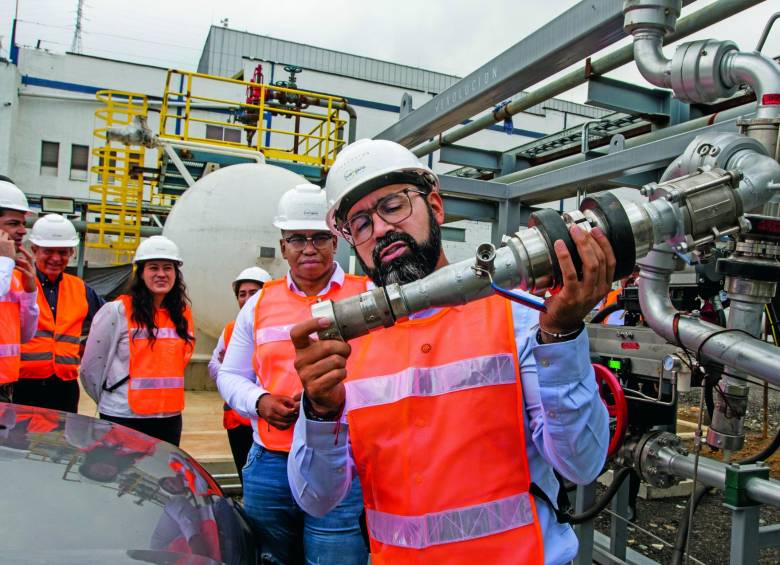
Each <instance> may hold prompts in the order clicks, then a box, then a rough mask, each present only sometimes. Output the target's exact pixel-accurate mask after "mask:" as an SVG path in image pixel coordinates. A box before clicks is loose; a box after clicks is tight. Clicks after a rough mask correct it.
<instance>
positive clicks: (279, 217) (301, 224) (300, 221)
mask: <svg viewBox="0 0 780 565" xmlns="http://www.w3.org/2000/svg"><path fill="white" fill-rule="evenodd" d="M327 211H328V204H327V202H326V200H325V191H324V190H322V189H321V188H320V187H319V186H317V185H316V184H299V185H297V186H296V187H294V188H291V189H290V190H288V191H287V192H285V193H284V194H282V197H281V198H280V199H279V207H278V208H277V213H276V216H275V217H274V227H277V228H279V229H280V230H322V231H328V225H327V224H326V223H325V214H326V213H327Z"/></svg>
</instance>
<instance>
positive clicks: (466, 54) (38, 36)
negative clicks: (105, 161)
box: [0, 0, 780, 102]
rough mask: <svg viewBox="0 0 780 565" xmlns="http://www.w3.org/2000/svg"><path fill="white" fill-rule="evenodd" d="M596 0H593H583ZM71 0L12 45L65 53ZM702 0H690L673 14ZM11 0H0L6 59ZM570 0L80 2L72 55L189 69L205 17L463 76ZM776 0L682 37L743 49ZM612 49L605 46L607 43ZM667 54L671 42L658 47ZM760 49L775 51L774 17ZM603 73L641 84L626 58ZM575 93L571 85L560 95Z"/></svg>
mask: <svg viewBox="0 0 780 565" xmlns="http://www.w3.org/2000/svg"><path fill="white" fill-rule="evenodd" d="M593 1H595V2H598V1H599V0H593ZM77 3H78V2H77V0H18V4H19V20H20V24H19V29H18V31H17V43H19V44H21V45H28V46H34V45H36V43H37V42H38V40H40V41H41V47H42V48H45V49H49V50H51V51H53V52H64V51H66V50H70V45H71V41H72V38H73V29H74V22H75V19H76V5H77ZM710 3H712V0H699V1H697V2H694V3H693V4H692V5H690V6H689V7H688V8H686V9H685V10H684V11H683V15H685V14H687V13H689V12H691V11H695V10H699V9H702V8H704V7H706V6H707V5H708V4H710ZM15 4H16V0H0V25H1V27H0V41H2V50H1V51H0V52H1V53H2V55H3V56H7V53H8V46H9V41H10V35H11V21H12V19H13V14H14V8H15ZM574 4H576V0H544V1H543V2H541V1H537V0H482V1H476V0H384V1H377V0H362V1H359V0H296V1H294V2H293V1H279V0H275V1H268V0H254V1H245V0H218V1H217V0H130V1H128V0H123V1H119V0H87V1H86V2H85V5H84V20H83V24H82V26H83V32H82V45H83V48H82V52H83V53H85V54H91V55H97V56H101V57H107V58H113V59H121V60H127V61H134V62H140V63H147V64H152V65H157V66H162V67H178V68H184V69H195V68H196V67H197V64H198V59H199V57H200V52H201V49H202V47H203V43H204V40H205V38H206V35H207V34H208V30H209V26H210V25H211V24H217V25H219V24H220V21H221V20H222V19H223V18H227V19H228V25H229V27H231V28H234V29H240V30H246V31H249V32H252V33H258V34H262V35H269V36H272V37H276V38H280V39H287V40H291V41H296V42H300V43H308V44H310V45H314V46H317V47H325V48H329V49H335V50H338V51H345V52H348V53H354V54H356V55H364V56H368V57H374V58H377V59H383V60H387V61H393V62H397V63H403V64H406V65H412V66H416V67H421V68H425V69H430V70H435V71H439V72H444V73H449V74H454V75H459V76H463V75H466V74H468V73H469V72H470V71H473V70H474V69H476V68H477V67H479V66H480V65H482V64H483V63H485V62H486V61H488V60H489V59H491V58H492V57H494V56H496V55H498V54H499V53H501V52H502V51H504V50H506V49H507V48H508V47H510V46H511V45H513V44H515V43H517V42H518V41H519V40H520V39H522V38H523V37H525V36H526V35H528V34H529V33H531V32H532V31H534V30H535V29H537V28H538V27H539V26H541V25H543V24H544V23H546V22H548V21H550V20H551V19H553V18H554V17H555V16H556V15H558V14H559V13H561V12H562V11H564V10H566V9H567V8H569V7H571V6H572V5H574ZM776 10H780V2H779V1H778V0H769V1H766V2H763V3H761V4H759V5H758V6H755V7H753V8H751V9H749V10H746V11H745V12H742V13H741V14H738V15H737V16H735V17H732V18H730V19H729V20H727V21H726V22H722V23H721V24H718V25H716V26H713V27H711V28H709V29H708V30H706V31H704V32H701V33H699V34H696V35H694V36H691V38H689V39H686V41H688V40H690V39H694V38H704V37H716V38H718V39H731V40H733V41H735V42H736V43H737V45H739V46H740V47H741V48H743V49H753V48H754V47H755V44H756V42H757V40H758V36H759V35H760V33H761V30H762V29H763V26H764V23H765V22H766V21H767V19H768V18H769V16H770V15H771V14H772V13H773V11H776ZM614 48H615V47H614V46H612V47H610V48H608V49H607V51H609V50H612V49H614ZM666 53H667V56H671V54H672V49H671V48H667V51H666ZM764 53H767V54H770V55H773V56H774V55H779V54H780V21H779V22H778V23H777V25H776V26H775V28H774V30H773V32H772V34H771V35H770V38H769V41H768V43H767V47H766V48H765V49H764ZM611 76H614V77H616V78H622V79H624V80H635V81H638V82H639V83H640V84H642V83H643V82H644V81H643V79H641V77H640V76H639V74H638V72H637V71H636V70H635V68H634V65H627V66H625V67H623V69H620V70H618V71H616V72H615V73H613V74H612V75H611ZM564 98H569V99H571V100H574V101H578V102H581V101H583V100H584V89H583V88H579V89H576V90H575V91H572V92H570V93H568V94H567V95H565V96H564Z"/></svg>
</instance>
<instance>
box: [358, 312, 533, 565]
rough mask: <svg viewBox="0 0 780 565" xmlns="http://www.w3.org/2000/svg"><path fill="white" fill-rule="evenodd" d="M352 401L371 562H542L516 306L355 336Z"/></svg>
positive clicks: (454, 314) (432, 318)
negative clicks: (514, 311) (527, 435)
mask: <svg viewBox="0 0 780 565" xmlns="http://www.w3.org/2000/svg"><path fill="white" fill-rule="evenodd" d="M351 346H352V354H351V355H350V357H349V360H348V364H347V380H346V382H345V386H346V408H345V410H346V413H347V421H348V423H349V436H350V442H351V446H352V453H353V456H354V460H355V464H356V468H357V472H358V474H359V476H360V483H361V485H362V487H363V496H364V502H365V508H366V521H367V526H368V532H369V536H370V540H371V557H372V561H373V563H375V564H377V565H382V564H386V563H403V564H407V563H447V564H461V563H462V564H467V563H468V564H471V563H479V562H482V561H484V560H485V559H486V558H487V559H488V560H489V561H490V562H491V563H502V564H511V563H517V564H520V563H523V564H526V563H543V551H544V547H543V542H542V534H541V528H540V525H539V521H538V518H537V515H536V507H535V502H534V499H533V497H532V496H531V494H530V485H531V478H530V472H529V468H528V460H527V457H526V442H525V427H524V414H523V411H524V405H523V390H522V383H521V381H520V367H519V361H518V353H517V346H516V343H515V334H514V326H513V321H512V313H511V306H510V303H509V302H508V301H505V300H503V299H502V298H498V297H490V298H485V299H482V300H478V301H476V302H471V303H469V304H466V305H465V306H459V307H453V308H444V309H441V310H439V311H437V312H435V313H433V314H432V315H430V316H429V317H426V318H420V319H414V320H407V321H405V322H401V323H399V324H396V325H395V326H393V327H392V328H388V329H385V330H380V331H377V332H372V333H370V334H368V335H366V336H364V337H362V338H360V339H358V340H355V341H353V342H352V343H351Z"/></svg>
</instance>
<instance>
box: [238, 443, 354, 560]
mask: <svg viewBox="0 0 780 565" xmlns="http://www.w3.org/2000/svg"><path fill="white" fill-rule="evenodd" d="M243 476H244V510H246V513H247V515H248V516H249V518H250V520H251V521H252V525H253V526H254V528H255V531H256V532H257V533H258V534H259V535H260V538H261V539H260V546H261V553H262V559H261V563H269V564H274V565H277V564H284V565H288V564H297V563H305V564H306V565H315V564H317V565H337V564H338V565H365V564H366V562H367V561H368V551H367V549H366V545H365V543H364V541H363V536H362V534H361V532H360V523H359V518H360V514H361V512H362V511H363V491H362V490H361V488H360V482H359V480H358V479H357V477H355V479H354V480H353V481H352V487H351V488H350V490H349V493H347V496H346V498H344V500H343V501H341V504H339V505H338V506H337V507H336V508H334V509H333V510H331V511H330V512H328V513H327V514H326V515H325V516H323V517H322V518H317V517H315V516H310V515H308V514H306V512H304V511H303V509H301V507H300V506H298V504H297V503H296V502H295V499H294V498H293V495H292V492H291V490H290V483H289V482H288V481H287V454H286V453H280V452H278V451H268V450H267V449H265V448H263V447H261V446H259V445H258V444H256V443H254V444H253V445H252V449H251V450H250V451H249V457H248V458H247V461H246V465H245V466H244V469H243Z"/></svg>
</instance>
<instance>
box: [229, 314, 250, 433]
mask: <svg viewBox="0 0 780 565" xmlns="http://www.w3.org/2000/svg"><path fill="white" fill-rule="evenodd" d="M235 327H236V321H235V320H233V321H232V322H228V323H227V324H226V325H225V329H224V330H222V341H223V343H224V344H225V351H227V348H228V345H229V344H230V338H232V337H233V330H234V329H235ZM251 425H252V422H251V420H250V419H249V418H244V417H243V416H242V415H241V414H239V413H238V412H236V411H235V410H233V409H232V408H231V407H230V406H229V405H228V403H227V402H225V403H224V404H223V405H222V427H223V428H225V429H226V430H233V429H235V428H237V427H239V426H251Z"/></svg>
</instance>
